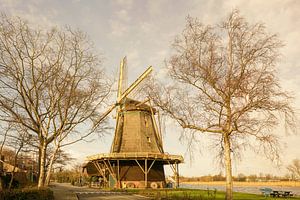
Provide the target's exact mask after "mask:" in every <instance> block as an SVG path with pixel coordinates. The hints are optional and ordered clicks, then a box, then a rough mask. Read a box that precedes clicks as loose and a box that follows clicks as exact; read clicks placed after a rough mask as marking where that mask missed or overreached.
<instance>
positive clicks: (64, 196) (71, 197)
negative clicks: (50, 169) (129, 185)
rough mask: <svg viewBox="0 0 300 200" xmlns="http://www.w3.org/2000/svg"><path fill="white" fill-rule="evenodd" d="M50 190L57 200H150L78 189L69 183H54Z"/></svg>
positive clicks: (115, 193)
mask: <svg viewBox="0 0 300 200" xmlns="http://www.w3.org/2000/svg"><path fill="white" fill-rule="evenodd" d="M50 189H51V190H52V191H53V193H54V198H55V200H102V199H118V200H126V199H127V200H128V199H132V200H146V199H147V200H149V198H147V197H144V196H141V195H131V194H127V193H121V192H109V191H101V190H99V189H94V188H88V187H77V186H73V185H71V184H69V183H52V184H51V185H50Z"/></svg>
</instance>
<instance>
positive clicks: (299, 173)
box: [287, 159, 300, 179]
mask: <svg viewBox="0 0 300 200" xmlns="http://www.w3.org/2000/svg"><path fill="white" fill-rule="evenodd" d="M287 170H288V171H289V172H290V173H291V176H292V178H293V179H299V178H300V160H299V159H294V160H293V162H292V164H290V165H289V166H288V167H287Z"/></svg>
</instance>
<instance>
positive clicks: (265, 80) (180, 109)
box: [150, 11, 295, 200]
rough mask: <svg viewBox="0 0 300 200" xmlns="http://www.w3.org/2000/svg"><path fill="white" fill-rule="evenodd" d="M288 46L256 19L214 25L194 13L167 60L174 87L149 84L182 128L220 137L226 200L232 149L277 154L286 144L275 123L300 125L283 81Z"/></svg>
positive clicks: (236, 16)
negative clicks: (282, 53) (281, 65)
mask: <svg viewBox="0 0 300 200" xmlns="http://www.w3.org/2000/svg"><path fill="white" fill-rule="evenodd" d="M281 46H282V42H281V41H280V40H279V39H278V37H277V36H276V35H271V34H268V33H267V31H266V29H265V26H264V25H263V24H260V23H256V24H249V23H248V22H246V21H245V19H244V18H242V17H241V16H240V14H239V12H238V11H233V12H232V13H231V14H230V15H229V16H228V18H227V19H226V20H225V21H223V22H222V23H221V24H218V25H215V26H210V25H208V26H206V25H203V24H201V23H200V22H199V20H198V19H195V18H191V17H188V18H187V24H186V27H185V29H184V30H183V32H182V34H180V35H179V36H178V37H177V38H176V39H175V41H174V43H173V46H172V47H173V50H174V51H173V54H172V56H171V57H170V59H169V60H168V64H169V66H168V72H169V75H170V77H171V79H172V80H173V81H174V82H173V83H174V84H172V85H171V86H168V87H165V88H163V87H161V85H159V86H157V85H152V86H151V88H150V96H151V99H152V100H153V101H154V103H155V104H156V105H158V106H159V107H160V108H161V109H162V110H163V111H164V112H165V113H167V114H168V115H169V116H170V117H172V118H173V119H175V120H176V121H177V122H178V123H179V124H180V126H181V127H182V128H184V129H186V130H191V131H192V133H193V134H194V133H199V132H200V133H207V134H210V135H211V136H213V137H214V138H216V139H217V141H218V145H219V147H220V149H219V155H220V156H221V158H222V159H223V161H224V165H225V169H226V170H225V171H226V199H227V200H229V199H232V153H235V152H238V151H239V148H241V147H242V148H247V147H254V146H256V147H255V148H253V149H254V150H257V151H258V152H264V153H265V155H267V156H268V157H269V158H271V159H273V160H274V159H278V157H279V151H280V145H279V141H278V137H277V136H276V134H274V133H273V132H272V128H273V127H275V126H276V125H278V124H279V122H280V119H281V118H283V119H284V120H285V123H286V125H287V127H293V125H294V123H295V119H294V112H293V109H292V108H291V106H290V100H291V97H290V96H289V95H288V94H287V93H286V92H284V91H282V89H281V88H280V86H279V81H278V79H277V78H276V65H277V61H278V57H279V49H280V47H281ZM289 130H292V131H295V129H289ZM257 144H258V146H259V148H257Z"/></svg>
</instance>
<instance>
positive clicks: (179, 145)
mask: <svg viewBox="0 0 300 200" xmlns="http://www.w3.org/2000/svg"><path fill="white" fill-rule="evenodd" d="M233 9H239V10H240V13H241V15H242V16H244V17H245V18H246V19H247V21H249V22H251V23H253V22H263V23H265V25H266V27H267V30H268V31H269V32H270V33H277V34H278V35H279V38H280V39H281V40H283V41H284V44H285V46H284V47H283V48H282V51H281V53H282V58H281V61H280V63H279V65H278V76H279V80H280V83H281V86H282V88H283V89H284V90H286V91H288V92H290V93H291V94H292V95H293V96H294V97H295V100H294V107H295V108H296V109H300V62H299V55H300V48H299V47H300V12H299V10H300V1H299V0H285V1H282V0H264V1H262V0H251V1H249V0H226V1H222V0H210V1H207V0H176V1H175V0H173V1H172V0H160V1H159V0H148V1H147V0H111V1H109V0H85V1H84V0H69V1H67V0H49V1H42V0H26V1H25V0H24V1H20V0H0V12H4V13H6V14H7V15H11V16H19V17H20V18H22V19H24V20H27V21H28V22H29V23H31V24H36V25H38V26H41V27H46V28H50V27H53V26H56V27H62V26H65V25H67V26H70V27H72V28H76V29H80V30H82V31H84V32H85V33H86V34H87V35H88V36H89V38H90V40H91V41H92V42H93V43H94V46H95V49H96V51H97V53H98V54H99V55H101V57H102V58H103V63H102V65H103V67H104V68H105V69H106V72H107V73H108V74H112V75H113V74H115V73H116V72H117V68H118V65H119V62H120V60H121V58H122V57H124V56H127V60H128V70H129V72H130V73H129V77H128V78H129V82H132V81H134V79H135V78H136V77H137V76H138V75H139V74H141V73H142V72H143V71H144V70H145V69H146V68H147V66H149V65H152V66H153V67H154V71H155V72H154V74H155V76H158V78H160V77H164V75H165V74H166V70H165V64H164V60H165V59H166V58H168V56H169V55H170V51H171V48H170V46H171V42H172V41H173V40H174V37H175V36H176V35H177V34H180V33H181V31H182V30H183V28H184V26H185V19H186V17H187V16H188V15H190V16H192V17H197V18H199V20H200V21H202V22H203V23H204V24H215V23H218V22H220V21H221V20H223V19H224V18H226V16H227V14H228V13H229V12H231V11H232V10H233ZM181 132H182V131H181V130H180V128H179V127H178V126H177V125H176V124H175V123H174V122H172V121H170V120H167V121H166V129H165V132H164V133H163V134H164V149H165V151H166V152H169V153H170V154H180V155H183V156H184V157H185V163H184V164H181V166H180V172H181V175H184V176H202V175H206V174H217V173H219V172H220V168H219V166H218V165H216V162H215V159H214V153H215V152H214V151H213V150H212V149H211V148H208V147H209V145H208V144H209V141H210V138H209V137H207V136H199V138H198V139H199V143H198V144H197V145H196V147H197V148H195V150H194V151H193V156H192V157H191V156H189V153H188V151H187V145H186V143H184V142H181V141H179V138H180V135H181ZM275 132H276V134H278V135H280V136H281V141H282V145H283V146H284V149H283V152H282V155H283V159H282V161H283V162H282V165H281V166H277V165H275V164H274V163H272V162H271V161H269V160H267V159H266V158H264V157H263V156H258V155H256V154H255V153H252V152H251V151H247V152H245V153H244V154H243V158H242V160H240V161H234V163H233V173H234V175H237V174H238V173H244V174H247V175H249V174H259V173H272V174H276V175H284V174H286V169H285V168H286V165H287V164H289V163H290V162H291V161H292V160H293V159H295V158H299V159H300V147H299V146H300V145H299V143H300V134H298V135H286V134H285V133H284V131H283V130H282V129H280V128H278V129H276V130H275ZM112 133H113V132H112ZM112 133H111V134H108V135H106V136H105V137H102V138H98V137H94V139H93V140H92V139H90V140H89V141H87V142H81V143H78V144H75V145H74V146H70V147H68V148H67V149H66V151H68V152H69V153H71V154H72V156H73V157H75V158H76V159H77V162H84V159H85V157H86V156H88V155H92V154H97V153H105V152H109V149H110V144H111V142H112ZM166 173H167V174H170V173H171V170H170V169H168V168H166Z"/></svg>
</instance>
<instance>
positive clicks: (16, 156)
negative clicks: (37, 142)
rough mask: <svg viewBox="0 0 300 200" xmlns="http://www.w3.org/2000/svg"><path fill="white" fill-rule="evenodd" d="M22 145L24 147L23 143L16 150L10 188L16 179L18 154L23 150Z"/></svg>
mask: <svg viewBox="0 0 300 200" xmlns="http://www.w3.org/2000/svg"><path fill="white" fill-rule="evenodd" d="M22 147H23V143H22V144H21V145H20V146H19V148H18V150H17V152H16V154H15V157H14V163H13V165H14V167H13V170H12V172H11V177H10V181H9V185H8V189H11V186H12V183H13V181H14V177H15V170H16V165H17V161H18V155H19V152H20V151H21V149H22Z"/></svg>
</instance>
